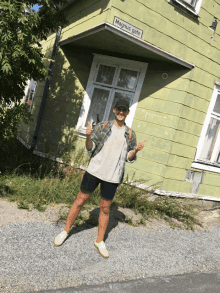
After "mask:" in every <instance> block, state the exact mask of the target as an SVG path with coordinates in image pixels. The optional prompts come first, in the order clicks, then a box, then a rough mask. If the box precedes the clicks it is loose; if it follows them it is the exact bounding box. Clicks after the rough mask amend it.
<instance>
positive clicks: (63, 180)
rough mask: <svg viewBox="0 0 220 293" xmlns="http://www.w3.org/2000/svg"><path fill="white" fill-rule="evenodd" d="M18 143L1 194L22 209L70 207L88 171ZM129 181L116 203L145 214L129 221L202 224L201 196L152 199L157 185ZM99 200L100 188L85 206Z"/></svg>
mask: <svg viewBox="0 0 220 293" xmlns="http://www.w3.org/2000/svg"><path fill="white" fill-rule="evenodd" d="M15 144H16V147H17V152H14V156H16V158H14V160H13V158H12V156H10V157H9V159H8V162H6V161H7V158H5V156H4V160H6V161H5V163H7V165H5V167H4V168H2V171H1V170H0V171H1V173H0V197H2V198H7V199H8V200H10V201H16V202H17V206H18V208H20V209H30V207H34V208H35V209H37V210H39V211H44V210H45V209H46V207H47V206H48V205H49V204H52V203H53V204H60V203H62V204H65V205H66V206H68V207H70V206H71V205H72V203H73V201H74V200H75V199H76V196H77V194H78V191H79V188H80V184H81V181H82V177H83V174H84V172H85V171H82V170H80V169H77V168H75V167H71V166H67V165H62V164H59V163H57V162H54V161H51V160H48V159H44V158H40V157H38V156H35V155H33V154H31V153H30V152H29V151H28V150H26V149H25V148H24V147H23V146H22V145H21V144H20V143H19V142H15ZM1 163H2V162H1ZM1 166H2V164H1ZM132 180H134V179H133V178H132ZM135 181H138V180H135ZM126 182H128V177H127V178H126V180H125V181H124V183H123V184H121V185H120V186H119V188H118V189H117V192H116V195H115V198H114V201H113V204H114V205H116V206H117V207H122V208H128V209H131V210H132V211H134V212H135V213H140V214H141V218H140V220H139V221H138V222H136V223H134V221H133V219H132V218H129V219H126V222H127V223H129V224H131V225H140V224H144V223H145V222H146V221H148V220H150V219H152V218H156V219H164V220H165V221H167V222H168V223H169V225H170V226H171V227H173V228H175V227H181V228H184V229H191V230H193V229H194V227H195V225H200V226H201V223H200V222H199V221H198V220H197V215H198V214H199V212H200V210H201V208H200V206H199V204H198V200H192V199H178V198H170V197H168V196H158V197H156V198H155V200H153V201H152V200H151V199H150V197H152V195H153V188H149V190H142V189H139V188H137V187H135V186H134V185H130V184H127V183H126ZM139 182H143V180H139ZM99 200H100V192H99V188H97V189H96V190H95V191H94V193H93V196H92V197H91V198H90V200H89V201H88V203H87V205H86V206H85V207H84V208H83V210H85V209H87V210H91V209H93V208H95V207H99ZM66 217H67V214H60V216H59V219H58V221H60V220H65V219H66ZM87 218H88V217H87V216H85V215H84V214H82V213H81V214H80V215H79V217H78V218H77V220H76V222H75V223H74V224H75V225H79V224H82V223H83V222H85V221H86V220H87Z"/></svg>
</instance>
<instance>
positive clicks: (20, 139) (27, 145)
mask: <svg viewBox="0 0 220 293" xmlns="http://www.w3.org/2000/svg"><path fill="white" fill-rule="evenodd" d="M17 139H18V140H19V141H20V142H21V143H22V144H23V145H24V146H25V147H26V148H27V149H30V148H31V145H29V144H28V143H26V142H25V141H24V140H23V139H22V138H21V137H20V136H17Z"/></svg>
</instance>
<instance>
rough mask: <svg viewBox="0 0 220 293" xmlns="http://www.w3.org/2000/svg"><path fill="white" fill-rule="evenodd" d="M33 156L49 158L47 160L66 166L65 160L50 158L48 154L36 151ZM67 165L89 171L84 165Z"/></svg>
mask: <svg viewBox="0 0 220 293" xmlns="http://www.w3.org/2000/svg"><path fill="white" fill-rule="evenodd" d="M33 154H34V155H37V156H40V157H43V158H47V159H49V160H52V161H56V162H58V163H61V164H64V162H63V160H62V159H61V158H56V157H55V156H49V155H48V154H45V153H43V152H40V151H37V150H34V151H33ZM67 165H70V166H74V165H76V167H77V168H79V169H82V170H85V171H86V170H87V168H86V167H85V166H83V165H78V164H74V163H70V164H67Z"/></svg>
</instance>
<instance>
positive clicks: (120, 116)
mask: <svg viewBox="0 0 220 293" xmlns="http://www.w3.org/2000/svg"><path fill="white" fill-rule="evenodd" d="M113 112H114V113H115V119H116V120H118V121H120V122H124V121H125V118H126V117H127V116H128V114H129V110H127V109H126V108H125V107H123V106H119V107H117V108H114V110H113Z"/></svg>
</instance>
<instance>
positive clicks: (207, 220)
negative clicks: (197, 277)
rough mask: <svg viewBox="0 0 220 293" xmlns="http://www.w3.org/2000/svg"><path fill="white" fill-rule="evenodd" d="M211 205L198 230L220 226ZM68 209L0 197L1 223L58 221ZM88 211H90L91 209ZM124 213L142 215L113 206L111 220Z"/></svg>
mask: <svg viewBox="0 0 220 293" xmlns="http://www.w3.org/2000/svg"><path fill="white" fill-rule="evenodd" d="M211 206H213V204H210V203H209V204H207V207H206V209H211V210H208V211H202V212H201V213H200V220H201V221H202V223H203V226H204V228H201V227H199V226H196V230H197V231H198V230H200V231H204V230H211V229H213V228H219V227H220V208H219V209H218V208H217V209H213V210H212V207H211ZM68 210H69V209H68V208H67V207H66V206H65V205H64V204H56V205H54V204H51V205H49V206H48V207H47V209H46V210H45V211H44V212H39V211H38V210H36V209H32V210H25V209H18V208H17V203H16V202H10V201H8V200H7V199H0V225H6V224H8V223H14V222H26V221H43V222H50V223H56V222H57V220H58V219H59V217H60V215H62V214H65V213H68ZM87 213H89V211H88V212H87ZM122 215H125V217H126V218H127V219H128V218H131V217H133V219H134V221H136V220H138V219H139V217H140V215H135V213H134V212H132V211H131V210H130V209H125V208H115V207H113V208H112V210H111V218H112V219H111V218H110V220H115V219H117V220H119V221H120V217H122ZM93 216H95V218H96V219H95V221H96V222H97V220H98V209H96V213H94V215H93ZM110 222H111V221H110ZM124 225H126V226H130V225H128V224H126V223H124ZM130 227H131V226H130ZM139 227H142V228H143V229H146V230H157V229H161V228H166V227H169V225H168V224H167V223H166V222H165V221H162V220H156V219H153V220H150V221H147V223H146V224H145V225H141V226H139Z"/></svg>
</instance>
